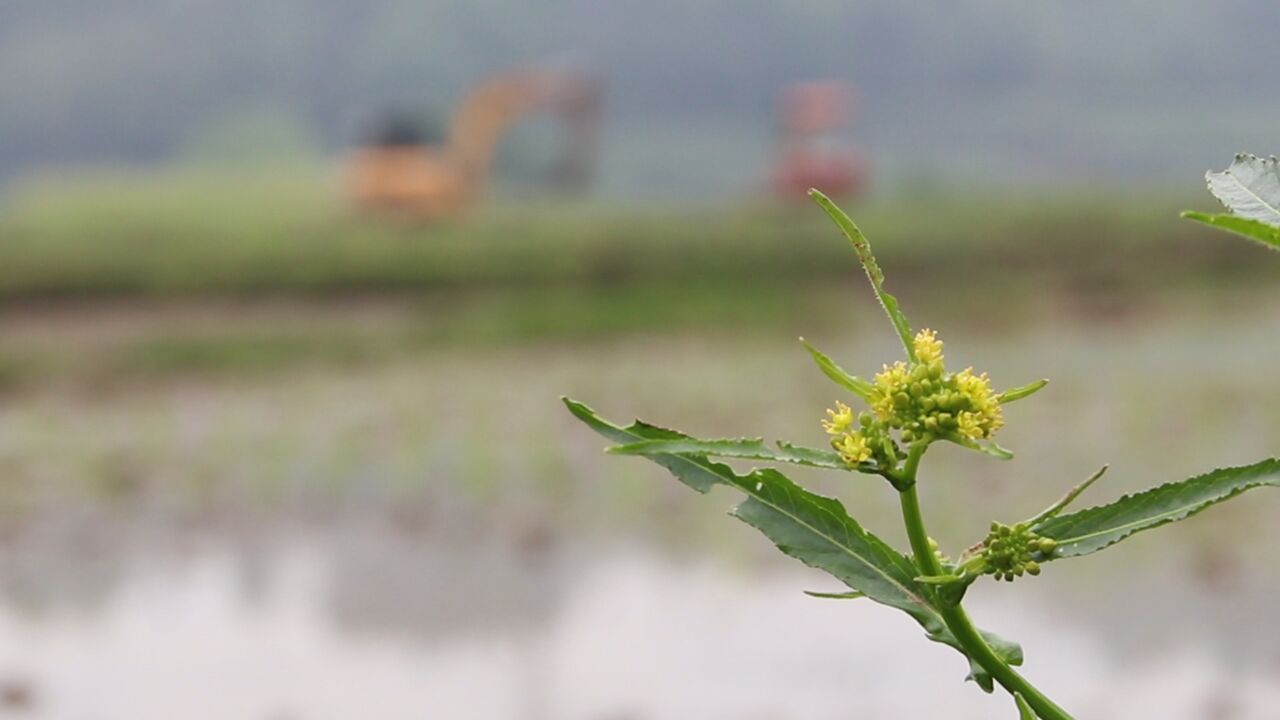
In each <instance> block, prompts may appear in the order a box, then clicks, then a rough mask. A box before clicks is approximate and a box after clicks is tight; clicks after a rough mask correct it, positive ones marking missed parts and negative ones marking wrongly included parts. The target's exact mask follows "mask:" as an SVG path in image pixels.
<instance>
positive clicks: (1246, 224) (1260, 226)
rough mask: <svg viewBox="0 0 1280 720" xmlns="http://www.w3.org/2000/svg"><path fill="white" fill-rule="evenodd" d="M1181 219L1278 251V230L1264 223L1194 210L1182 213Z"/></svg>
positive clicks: (1279, 237) (1279, 244)
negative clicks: (1202, 224)
mask: <svg viewBox="0 0 1280 720" xmlns="http://www.w3.org/2000/svg"><path fill="white" fill-rule="evenodd" d="M1182 217H1184V218H1187V219H1188V220H1195V221H1196V222H1199V223H1204V224H1205V225H1208V226H1209V227H1214V228H1218V229H1220V230H1226V231H1227V232H1230V233H1234V234H1236V235H1240V236H1242V237H1246V238H1248V239H1250V240H1252V241H1254V242H1256V243H1260V244H1262V246H1263V247H1267V248H1270V249H1272V250H1280V228H1277V227H1272V226H1271V225H1268V224H1266V223H1264V222H1259V221H1257V220H1250V219H1249V218H1243V217H1240V216H1238V215H1222V214H1219V215H1210V214H1209V213H1202V212H1196V211H1194V210H1187V211H1185V212H1183V213H1182Z"/></svg>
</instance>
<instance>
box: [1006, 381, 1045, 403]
mask: <svg viewBox="0 0 1280 720" xmlns="http://www.w3.org/2000/svg"><path fill="white" fill-rule="evenodd" d="M1048 384H1049V381H1048V380H1037V381H1035V382H1033V383H1030V384H1028V385H1023V386H1022V387H1018V388H1013V389H1012V390H1005V391H1004V392H1002V393H1000V394H999V395H998V396H997V397H996V400H997V401H999V402H1000V403H1001V404H1004V403H1011V402H1013V401H1014V400H1021V399H1022V398H1024V397H1027V396H1029V395H1034V394H1035V393H1036V392H1037V391H1039V390H1040V388H1042V387H1044V386H1045V385H1048Z"/></svg>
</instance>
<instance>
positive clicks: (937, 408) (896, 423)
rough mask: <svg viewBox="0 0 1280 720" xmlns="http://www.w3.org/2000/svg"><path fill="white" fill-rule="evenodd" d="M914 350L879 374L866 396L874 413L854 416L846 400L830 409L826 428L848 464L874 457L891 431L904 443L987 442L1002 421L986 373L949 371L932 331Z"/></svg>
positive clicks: (922, 336)
mask: <svg viewBox="0 0 1280 720" xmlns="http://www.w3.org/2000/svg"><path fill="white" fill-rule="evenodd" d="M912 349H913V350H914V353H915V362H912V363H906V362H901V361H899V362H896V363H894V364H893V365H885V366H884V369H883V370H882V371H881V372H880V373H878V374H876V376H875V382H874V383H873V384H872V388H871V395H870V397H869V398H868V404H869V405H870V406H871V413H862V414H861V415H859V416H857V417H856V418H855V416H854V413H853V411H852V410H851V409H850V408H849V406H848V405H845V404H844V403H837V404H836V409H835V410H828V411H827V414H828V415H829V419H828V420H825V421H824V422H823V427H824V428H825V429H826V431H827V433H828V434H829V435H831V436H832V439H831V446H832V447H833V448H834V449H835V450H836V452H838V453H839V454H840V457H841V458H842V459H843V460H844V461H845V463H847V464H849V465H850V466H853V465H857V464H858V463H861V462H865V461H867V460H869V459H871V457H872V456H873V454H874V453H873V448H880V447H881V446H883V445H885V444H888V443H890V441H889V436H888V431H890V430H897V431H899V433H900V435H901V438H902V441H903V442H906V443H911V442H914V441H915V440H917V439H920V438H925V437H933V438H946V437H951V438H953V439H966V440H985V439H989V438H991V437H992V436H993V435H994V434H995V432H996V431H997V430H999V429H1000V427H1001V426H1002V425H1004V415H1003V413H1002V411H1001V408H1000V401H999V399H998V397H997V395H996V393H995V392H994V391H993V390H992V389H991V382H990V380H989V379H988V378H987V375H986V373H983V374H981V375H978V374H975V373H974V372H973V368H966V369H965V370H962V371H961V372H958V373H948V372H947V370H946V366H945V365H944V360H943V356H942V341H941V340H939V339H938V337H937V335H936V334H935V333H934V332H933V331H932V330H927V329H926V330H921V331H920V332H919V334H917V335H916V336H915V340H914V342H913V343H912ZM855 419H856V420H857V422H856V423H855ZM855 425H856V426H857V427H855ZM886 451H887V450H886Z"/></svg>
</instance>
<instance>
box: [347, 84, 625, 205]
mask: <svg viewBox="0 0 1280 720" xmlns="http://www.w3.org/2000/svg"><path fill="white" fill-rule="evenodd" d="M599 98H600V89H599V85H598V83H597V82H595V81H594V80H593V79H592V78H590V77H588V76H586V75H584V74H581V73H576V72H571V71H563V70H519V71H513V72H509V73H506V74H503V75H499V76H497V77H494V78H492V79H490V80H489V81H487V82H485V83H483V84H482V85H480V86H478V87H477V88H475V89H474V90H472V91H471V92H470V93H469V94H468V95H467V96H466V97H465V98H464V99H463V100H462V103H461V104H460V105H459V106H458V109H457V111H456V112H455V113H454V115H453V118H452V120H451V121H450V124H449V128H448V131H447V135H446V137H445V141H444V142H442V143H428V142H425V141H424V140H423V139H422V137H421V136H420V134H419V133H417V132H416V131H415V130H414V129H413V128H412V127H410V126H408V125H407V124H403V123H401V124H392V125H389V126H387V127H384V128H383V129H382V130H381V132H380V134H379V135H378V136H376V137H374V138H371V139H370V142H369V143H368V144H366V145H365V146H364V147H362V148H360V149H358V150H357V151H356V152H355V153H354V154H353V155H352V157H351V158H350V160H349V163H348V167H347V177H346V182H347V189H348V193H349V194H350V196H351V198H352V200H353V201H354V203H355V204H356V205H357V206H358V207H360V208H363V209H366V210H371V211H382V212H394V213H397V214H400V215H404V216H408V217H412V218H414V219H418V220H423V221H432V220H441V219H446V218H451V217H456V216H458V215H460V214H462V213H463V212H464V211H466V210H467V209H468V208H469V207H470V206H471V205H472V204H473V203H475V201H476V200H477V198H478V197H479V196H480V194H481V193H482V191H483V190H484V188H485V186H486V184H487V182H488V179H489V175H490V172H491V170H492V166H493V161H494V155H495V154H496V153H497V148H498V145H499V143H500V142H501V140H502V136H503V134H504V133H505V132H506V130H507V129H508V128H509V127H511V125H513V124H514V123H515V122H516V121H518V120H519V119H520V118H522V117H523V116H525V115H527V114H529V113H532V112H536V111H551V112H554V113H556V114H558V115H560V116H561V117H562V118H563V119H564V122H565V125H566V127H567V130H568V137H567V141H566V142H565V143H564V148H565V151H564V153H563V156H562V157H561V158H560V160H559V163H558V166H557V167H556V168H555V172H556V179H557V182H558V184H560V185H561V186H573V185H578V186H580V185H582V184H584V183H585V182H586V181H587V179H588V177H589V175H590V171H591V169H592V165H593V162H594V150H595V140H596V128H597V124H598V120H599V110H600V102H599Z"/></svg>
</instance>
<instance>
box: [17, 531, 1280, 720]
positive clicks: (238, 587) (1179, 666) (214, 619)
mask: <svg viewBox="0 0 1280 720" xmlns="http://www.w3.org/2000/svg"><path fill="white" fill-rule="evenodd" d="M341 545H342V543H334V542H327V543H319V542H317V541H316V538H315V537H307V535H306V534H305V533H303V534H299V535H297V536H295V537H294V538H293V539H292V540H290V541H288V542H285V543H281V544H278V545H272V546H271V547H269V548H260V549H259V550H258V551H257V552H246V549H245V548H244V547H232V546H225V545H224V546H221V547H220V546H219V544H218V543H216V542H215V543H209V544H202V545H201V546H200V547H193V548H190V549H188V550H187V551H185V552H183V553H179V554H172V553H170V554H168V555H167V556H161V555H156V556H154V557H153V558H152V561H153V562H151V563H147V564H145V565H143V566H142V567H141V568H140V569H137V570H135V571H132V572H128V573H125V574H124V575H123V576H122V577H120V578H118V581H117V582H116V583H115V586H114V587H113V589H111V590H110V592H108V593H107V594H106V595H105V596H103V597H102V598H101V599H100V602H99V603H97V605H96V606H95V607H94V608H93V609H76V608H68V607H62V608H60V609H57V610H55V611H51V612H44V613H40V614H38V615H35V616H33V615H31V614H30V613H28V612H23V611H21V610H18V609H15V608H14V607H12V606H10V607H6V608H5V609H3V610H0V671H2V673H3V675H2V676H0V681H2V682H3V684H2V685H0V690H4V689H5V688H8V691H7V692H9V693H10V694H8V695H5V697H6V698H7V701H8V705H7V707H6V711H7V714H3V715H0V716H14V717H19V716H20V717H38V718H102V719H104V720H109V719H112V718H120V719H122V720H124V719H128V720H138V719H144V718H173V717H183V718H192V719H198V718H211V719H212V718H228V717H242V718H275V719H283V718H296V719H303V718H306V719H322V718H335V719H337V718H353V717H360V718H371V719H381V718H388V719H389V718H451V719H458V720H465V719H469V718H475V719H476V720H481V719H483V720H495V719H500V718H511V719H512V720H525V719H530V720H540V719H549V718H555V719H557V720H560V719H564V720H578V719H581V720H609V719H614V720H620V719H623V718H633V719H635V720H644V719H648V718H652V719H655V720H656V719H664V718H690V717H698V718H726V719H730V718H731V719H735V720H736V719H751V718H761V719H764V718H770V719H775V718H776V719H778V720H785V719H787V718H817V719H819V720H821V719H823V718H833V719H834V718H867V719H874V718H904V717H911V718H915V717H939V716H941V715H942V714H944V713H945V715H946V717H953V718H961V719H969V718H972V719H973V720H980V719H985V718H991V717H1008V716H1010V714H1011V710H1010V708H1009V704H1008V702H1007V700H1006V699H1005V698H1004V697H1001V696H1000V695H991V696H987V695H983V694H982V693H980V692H978V691H977V690H976V689H975V688H974V687H973V686H972V685H968V684H965V683H961V682H960V678H961V677H963V675H964V673H965V671H966V667H965V664H964V662H963V661H962V660H961V659H960V657H959V656H958V655H957V654H955V653H954V652H953V651H951V650H950V649H947V648H944V647H942V646H939V645H935V644H933V643H929V642H926V641H925V640H924V639H923V638H922V637H921V632H920V630H919V628H918V627H917V626H916V625H914V623H912V622H911V621H910V620H908V619H907V618H906V617H905V616H901V615H900V614H898V613H896V612H894V611H892V610H889V609H886V608H882V607H878V606H873V605H871V604H869V603H865V602H858V601H853V602H850V601H821V600H815V599H813V598H810V597H807V596H805V595H802V594H801V593H800V590H801V589H804V588H812V587H826V585H825V584H824V582H823V580H822V578H821V577H819V576H817V575H815V574H811V573H807V572H802V571H795V570H791V569H786V568H774V567H769V568H754V569H752V568H743V567H732V566H726V564H725V563H722V562H708V561H705V560H703V561H679V560H674V559H673V558H671V557H670V556H669V555H666V554H664V553H662V552H659V551H654V550H653V549H645V548H643V547H640V546H635V545H632V546H627V547H621V546H615V547H613V548H612V549H611V551H610V552H608V553H607V554H606V555H601V556H597V557H595V558H587V557H569V556H567V555H566V556H559V557H535V558H530V557H529V556H528V555H526V554H523V553H519V552H515V551H511V550H502V549H491V550H485V551H482V552H479V553H475V554H474V556H473V557H470V558H468V559H469V560H471V561H472V563H470V564H468V566H467V567H469V568H470V569H469V570H465V571H462V572H449V573H448V574H444V571H445V569H446V568H447V567H449V566H450V565H451V564H452V563H453V561H455V560H456V559H457V558H458V554H457V553H456V552H445V551H444V550H443V549H438V548H437V549H432V548H431V547H430V543H427V544H426V546H425V547H424V543H422V542H421V538H416V539H409V538H384V539H383V540H382V541H380V542H374V541H371V540H366V545H369V547H366V548H363V549H362V548H350V547H346V548H343V547H341ZM264 553H265V554H264ZM367 553H372V554H376V555H379V556H381V557H382V558H383V561H382V567H384V568H385V567H398V568H402V571H401V572H400V573H399V574H394V575H388V574H387V573H385V572H382V571H381V570H380V569H379V563H370V562H368V561H367V560H368V558H367V556H366V554H367ZM531 563H532V567H531ZM454 568H455V570H456V569H457V566H456V565H454ZM513 575H514V577H513ZM459 596H465V597H466V598H468V599H469V602H467V603H465V604H463V605H460V604H459V603H458V597H459ZM495 596H497V597H495ZM521 596H523V597H521ZM513 599H514V602H513ZM971 605H972V607H971V610H972V612H973V613H974V615H975V616H976V617H977V618H979V619H980V620H984V621H985V624H986V625H988V626H989V627H993V628H995V629H996V630H998V631H999V632H1001V633H1002V634H1005V635H1006V636H1008V637H1011V638H1016V639H1018V640H1019V641H1021V642H1022V643H1023V644H1024V647H1025V648H1026V649H1027V653H1028V663H1027V666H1026V668H1025V670H1026V673H1027V674H1028V675H1029V676H1030V677H1031V678H1033V679H1034V680H1035V681H1036V682H1038V683H1039V684H1040V685H1041V686H1042V687H1043V688H1044V689H1045V690H1046V691H1047V692H1049V693H1051V695H1052V696H1053V697H1055V699H1057V700H1059V701H1060V702H1061V703H1062V704H1064V705H1065V706H1067V707H1068V708H1070V709H1071V710H1072V711H1073V712H1075V713H1076V714H1077V716H1078V717H1081V718H1096V719H1098V720H1106V719H1109V718H1115V719H1116V720H1121V719H1134V718H1152V719H1155V718H1161V719H1164V720H1180V719H1183V718H1185V719H1187V720H1193V719H1195V720H1201V719H1204V720H1210V719H1212V720H1228V719H1232V720H1247V719H1251V718H1256V719H1258V720H1263V719H1264V718H1273V717H1274V716H1275V715H1274V708H1275V707H1276V706H1277V703H1280V651H1277V649H1276V648H1274V647H1272V648H1271V655H1270V657H1269V658H1265V657H1263V656H1257V655H1255V656H1254V657H1252V658H1246V659H1241V658H1234V659H1233V658H1231V657H1226V656H1224V655H1222V654H1217V653H1215V651H1214V650H1213V649H1211V648H1206V647H1205V646H1203V645H1200V644H1197V643H1195V642H1192V641H1186V640H1173V641H1171V642H1170V643H1169V644H1168V645H1167V646H1165V647H1161V648H1159V649H1158V650H1152V649H1147V650H1139V651H1134V652H1125V651H1118V650H1116V649H1115V648H1114V643H1112V642H1111V639H1110V638H1109V637H1108V627H1107V624H1108V621H1105V620H1104V621H1102V622H1097V621H1096V618H1095V620H1093V621H1091V620H1089V619H1088V617H1089V616H1088V615H1084V616H1081V615H1080V614H1077V613H1071V612H1063V610H1064V608H1063V607H1062V606H1061V605H1060V604H1059V603H1058V602H1056V601H1053V600H1049V599H1048V598H1047V597H1045V596H1044V594H1043V593H1037V592H1034V591H1033V592H1032V593H1031V594H1030V595H1027V594H1025V593H1022V594H1012V595H1011V594H998V595H997V594H992V593H989V592H982V593H976V597H975V598H974V600H973V601H972V602H971ZM513 608H519V610H518V611H514V610H513ZM1182 609H1183V610H1184V611H1186V610H1188V609H1190V608H1188V607H1184V608H1182ZM1150 622H1158V620H1155V619H1152V620H1150ZM1255 629H1257V630H1265V631H1266V632H1271V633H1274V632H1275V630H1276V626H1275V624H1274V622H1269V623H1264V624H1263V625H1261V626H1255ZM15 688H20V689H24V690H25V692H26V695H25V700H24V701H23V702H21V703H17V704H15V703H14V702H13V700H14V698H13V697H12V691H13V690H14V689H15Z"/></svg>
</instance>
